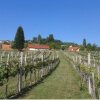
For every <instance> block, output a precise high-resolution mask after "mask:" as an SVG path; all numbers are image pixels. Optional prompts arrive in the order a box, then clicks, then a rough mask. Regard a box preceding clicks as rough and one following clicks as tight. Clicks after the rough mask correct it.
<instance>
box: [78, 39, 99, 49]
mask: <svg viewBox="0 0 100 100" xmlns="http://www.w3.org/2000/svg"><path fill="white" fill-rule="evenodd" d="M80 50H82V51H99V50H100V47H98V46H97V45H96V44H95V43H93V44H91V43H87V41H86V39H83V44H82V45H80Z"/></svg>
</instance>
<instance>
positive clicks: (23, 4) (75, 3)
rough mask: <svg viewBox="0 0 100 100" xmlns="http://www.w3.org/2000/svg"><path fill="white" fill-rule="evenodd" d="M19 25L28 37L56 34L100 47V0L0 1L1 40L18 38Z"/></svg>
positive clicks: (58, 36) (73, 40) (71, 40)
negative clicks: (84, 40) (16, 35)
mask: <svg viewBox="0 0 100 100" xmlns="http://www.w3.org/2000/svg"><path fill="white" fill-rule="evenodd" d="M18 26H22V27H23V30H24V34H25V39H32V38H33V37H35V36H37V35H38V34H41V36H42V37H44V38H45V37H47V36H48V35H49V34H53V35H54V37H55V39H60V40H62V41H63V42H75V43H78V44H81V43H82V41H83V39H84V38H86V40H87V42H88V43H96V44H97V45H98V46H100V39H99V38H100V0H0V40H14V37H15V34H16V31H17V28H18Z"/></svg>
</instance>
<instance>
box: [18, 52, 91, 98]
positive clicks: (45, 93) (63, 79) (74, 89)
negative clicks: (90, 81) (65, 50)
mask: <svg viewBox="0 0 100 100" xmlns="http://www.w3.org/2000/svg"><path fill="white" fill-rule="evenodd" d="M59 56H60V61H61V62H60V64H59V66H58V68H57V69H56V70H55V71H54V72H53V73H52V74H51V75H50V76H49V77H48V78H46V79H45V80H44V81H43V82H42V83H41V84H39V85H38V86H36V87H34V88H33V89H32V90H30V91H29V92H27V93H26V94H24V95H23V97H20V98H22V99H70V98H71V99H72V98H75V99H77V98H80V99H82V98H83V99H85V98H88V99H89V98H91V97H90V96H89V95H88V93H87V90H84V91H80V86H79V83H80V78H79V76H78V75H77V74H76V72H75V71H74V69H73V68H72V66H71V65H70V63H69V62H67V59H66V56H65V55H63V54H62V53H59Z"/></svg>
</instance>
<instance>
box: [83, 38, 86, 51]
mask: <svg viewBox="0 0 100 100" xmlns="http://www.w3.org/2000/svg"><path fill="white" fill-rule="evenodd" d="M86 45H87V44H86V39H83V47H84V49H86Z"/></svg>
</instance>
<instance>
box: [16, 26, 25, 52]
mask: <svg viewBox="0 0 100 100" xmlns="http://www.w3.org/2000/svg"><path fill="white" fill-rule="evenodd" d="M24 43H25V38H24V31H23V28H22V27H21V26H19V27H18V29H17V32H16V35H15V40H14V48H15V49H18V50H19V51H21V50H22V49H23V48H24Z"/></svg>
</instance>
